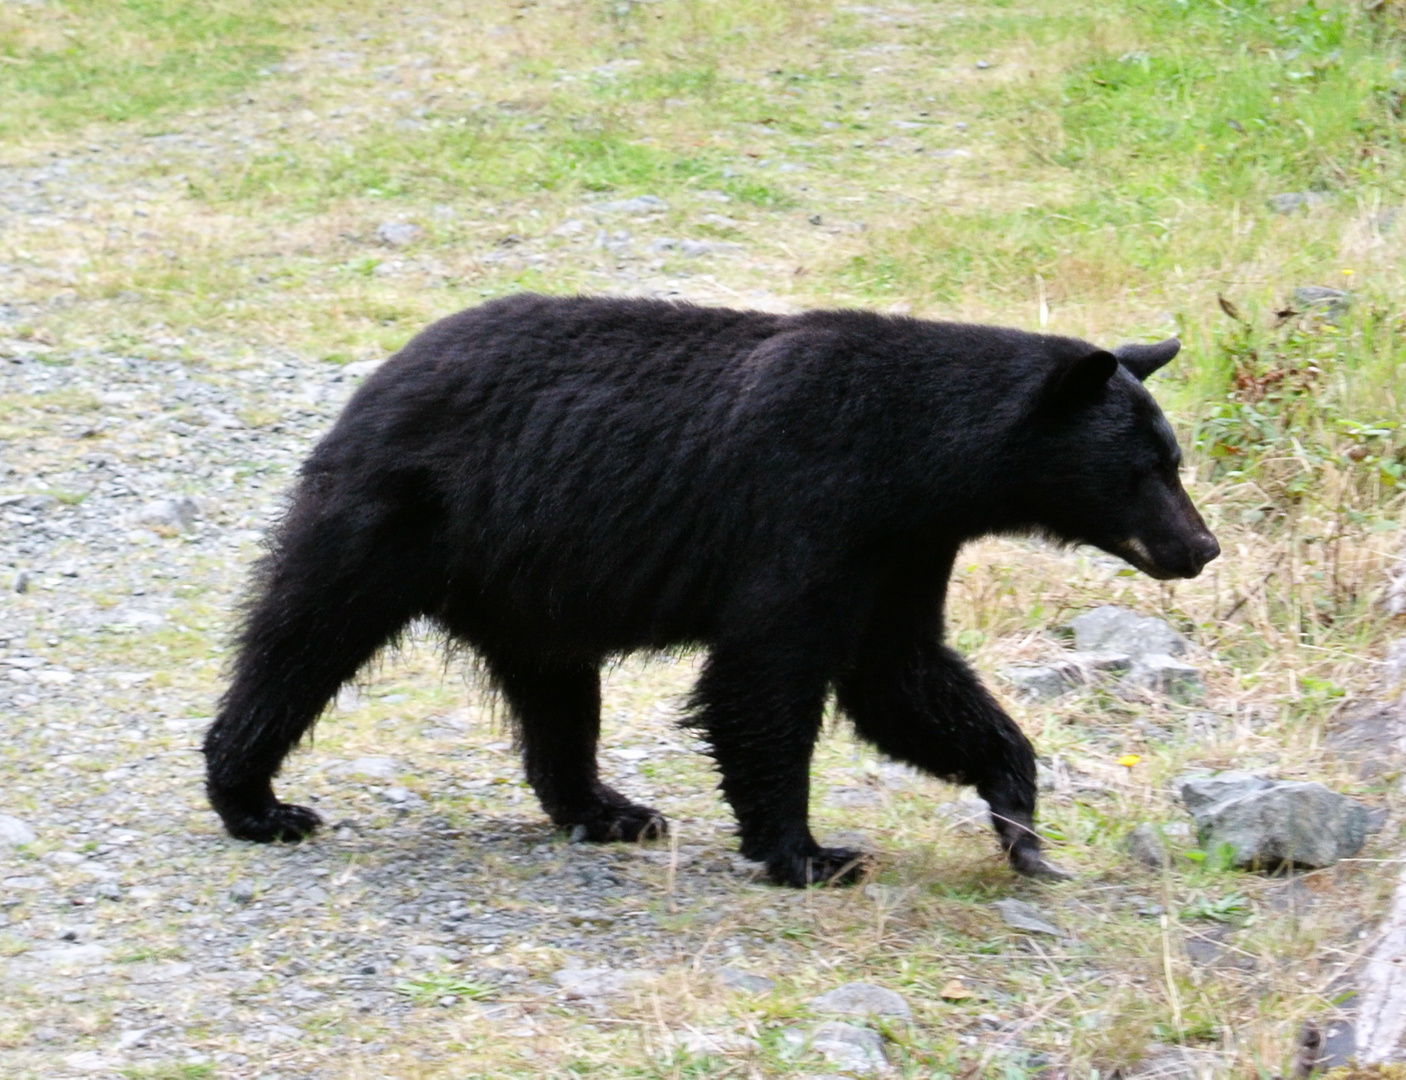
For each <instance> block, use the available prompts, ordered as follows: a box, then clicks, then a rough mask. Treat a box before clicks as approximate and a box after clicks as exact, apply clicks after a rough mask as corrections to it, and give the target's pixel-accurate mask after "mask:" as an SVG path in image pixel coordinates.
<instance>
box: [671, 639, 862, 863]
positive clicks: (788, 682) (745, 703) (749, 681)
mask: <svg viewBox="0 0 1406 1080" xmlns="http://www.w3.org/2000/svg"><path fill="white" fill-rule="evenodd" d="M798 652H799V653H802V655H797V654H796V653H792V654H789V655H778V651H777V650H776V649H770V648H766V647H761V648H757V647H753V646H751V645H749V646H746V647H743V646H730V647H728V646H720V647H718V648H715V649H714V650H713V652H712V654H711V656H710V657H709V659H708V663H707V665H706V667H705V668H704V670H703V675H702V677H701V678H700V679H699V680H698V685H697V686H696V687H695V688H694V691H693V710H694V720H693V723H694V724H695V725H696V726H697V727H698V728H700V729H701V731H702V733H703V736H704V738H706V739H707V741H708V743H709V745H710V748H711V751H712V755H713V758H714V760H715V761H717V763H718V770H719V772H721V774H722V784H721V786H722V790H723V794H724V796H726V798H727V801H728V802H729V803H730V804H731V805H732V809H733V811H734V812H735V813H736V814H737V823H738V827H739V832H740V834H741V839H742V843H741V851H742V854H743V855H744V856H746V857H747V858H749V859H755V860H757V861H758V862H762V863H765V864H766V868H767V873H768V875H769V876H770V877H771V879H772V880H773V881H775V882H776V883H777V884H780V885H792V886H797V887H803V886H806V885H818V884H826V883H849V882H852V881H854V880H856V879H857V878H858V877H859V876H860V875H861V874H862V872H863V870H864V868H865V865H866V860H865V856H864V853H863V852H859V851H854V850H851V849H849V848H824V847H821V846H820V845H819V844H817V843H816V842H815V839H814V838H813V837H812V836H811V834H810V824H809V822H808V810H809V805H808V804H809V799H810V757H811V751H812V750H813V749H814V747H815V740H816V736H817V735H818V734H819V731H820V720H821V713H822V710H823V708H824V704H825V692H826V680H825V677H824V674H823V673H822V672H820V671H817V670H815V669H814V662H815V657H814V655H813V654H812V655H804V654H803V651H802V650H798Z"/></svg>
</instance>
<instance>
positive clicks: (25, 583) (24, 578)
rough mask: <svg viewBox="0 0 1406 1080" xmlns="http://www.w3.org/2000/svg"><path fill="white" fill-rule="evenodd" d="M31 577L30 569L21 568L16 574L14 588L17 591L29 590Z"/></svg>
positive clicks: (24, 591)
mask: <svg viewBox="0 0 1406 1080" xmlns="http://www.w3.org/2000/svg"><path fill="white" fill-rule="evenodd" d="M30 580H31V578H30V576H29V571H28V570H21V571H19V572H18V573H16V574H15V580H14V589H15V592H17V593H27V592H29V582H30Z"/></svg>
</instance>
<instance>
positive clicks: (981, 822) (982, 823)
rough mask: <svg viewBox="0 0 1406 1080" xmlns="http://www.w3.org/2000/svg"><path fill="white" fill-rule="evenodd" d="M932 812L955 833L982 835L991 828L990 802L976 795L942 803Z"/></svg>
mask: <svg viewBox="0 0 1406 1080" xmlns="http://www.w3.org/2000/svg"><path fill="white" fill-rule="evenodd" d="M934 812H935V813H936V814H937V816H938V817H940V818H942V819H943V820H944V821H945V822H946V823H947V827H948V828H949V829H951V830H952V831H953V832H955V833H963V834H966V835H968V836H973V835H977V834H983V835H984V834H985V833H986V832H987V830H989V829H990V828H991V804H990V803H988V802H987V801H986V800H985V799H982V798H979V797H978V796H976V795H967V796H965V797H963V798H960V799H954V800H953V801H952V802H949V803H943V804H942V805H940V806H939V807H937V809H936V811H934Z"/></svg>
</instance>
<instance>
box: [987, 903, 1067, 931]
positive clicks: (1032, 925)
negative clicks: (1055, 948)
mask: <svg viewBox="0 0 1406 1080" xmlns="http://www.w3.org/2000/svg"><path fill="white" fill-rule="evenodd" d="M991 906H992V907H994V908H995V909H996V910H997V911H999V912H1000V913H1001V921H1002V922H1004V923H1005V924H1006V925H1007V926H1009V927H1010V928H1011V929H1013V930H1024V931H1025V932H1026V933H1028V934H1048V935H1049V936H1050V937H1059V936H1060V929H1059V927H1057V926H1055V925H1054V924H1053V923H1051V922H1048V921H1047V920H1046V919H1045V917H1044V916H1043V915H1041V914H1040V913H1039V911H1037V910H1036V909H1035V908H1033V907H1031V906H1030V905H1029V904H1027V903H1026V902H1025V901H1024V900H997V901H995V902H994V903H993V904H992V905H991Z"/></svg>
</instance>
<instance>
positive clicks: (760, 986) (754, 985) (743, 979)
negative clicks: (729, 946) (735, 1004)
mask: <svg viewBox="0 0 1406 1080" xmlns="http://www.w3.org/2000/svg"><path fill="white" fill-rule="evenodd" d="M718 981H719V982H721V983H722V984H723V985H724V986H727V987H730V988H731V989H733V990H741V991H742V992H743V993H746V994H769V993H771V992H772V991H773V990H775V989H776V983H775V982H774V981H773V980H771V979H768V978H767V977H766V976H765V975H754V974H753V973H752V972H750V971H741V970H739V969H738V968H731V967H725V968H718Z"/></svg>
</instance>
